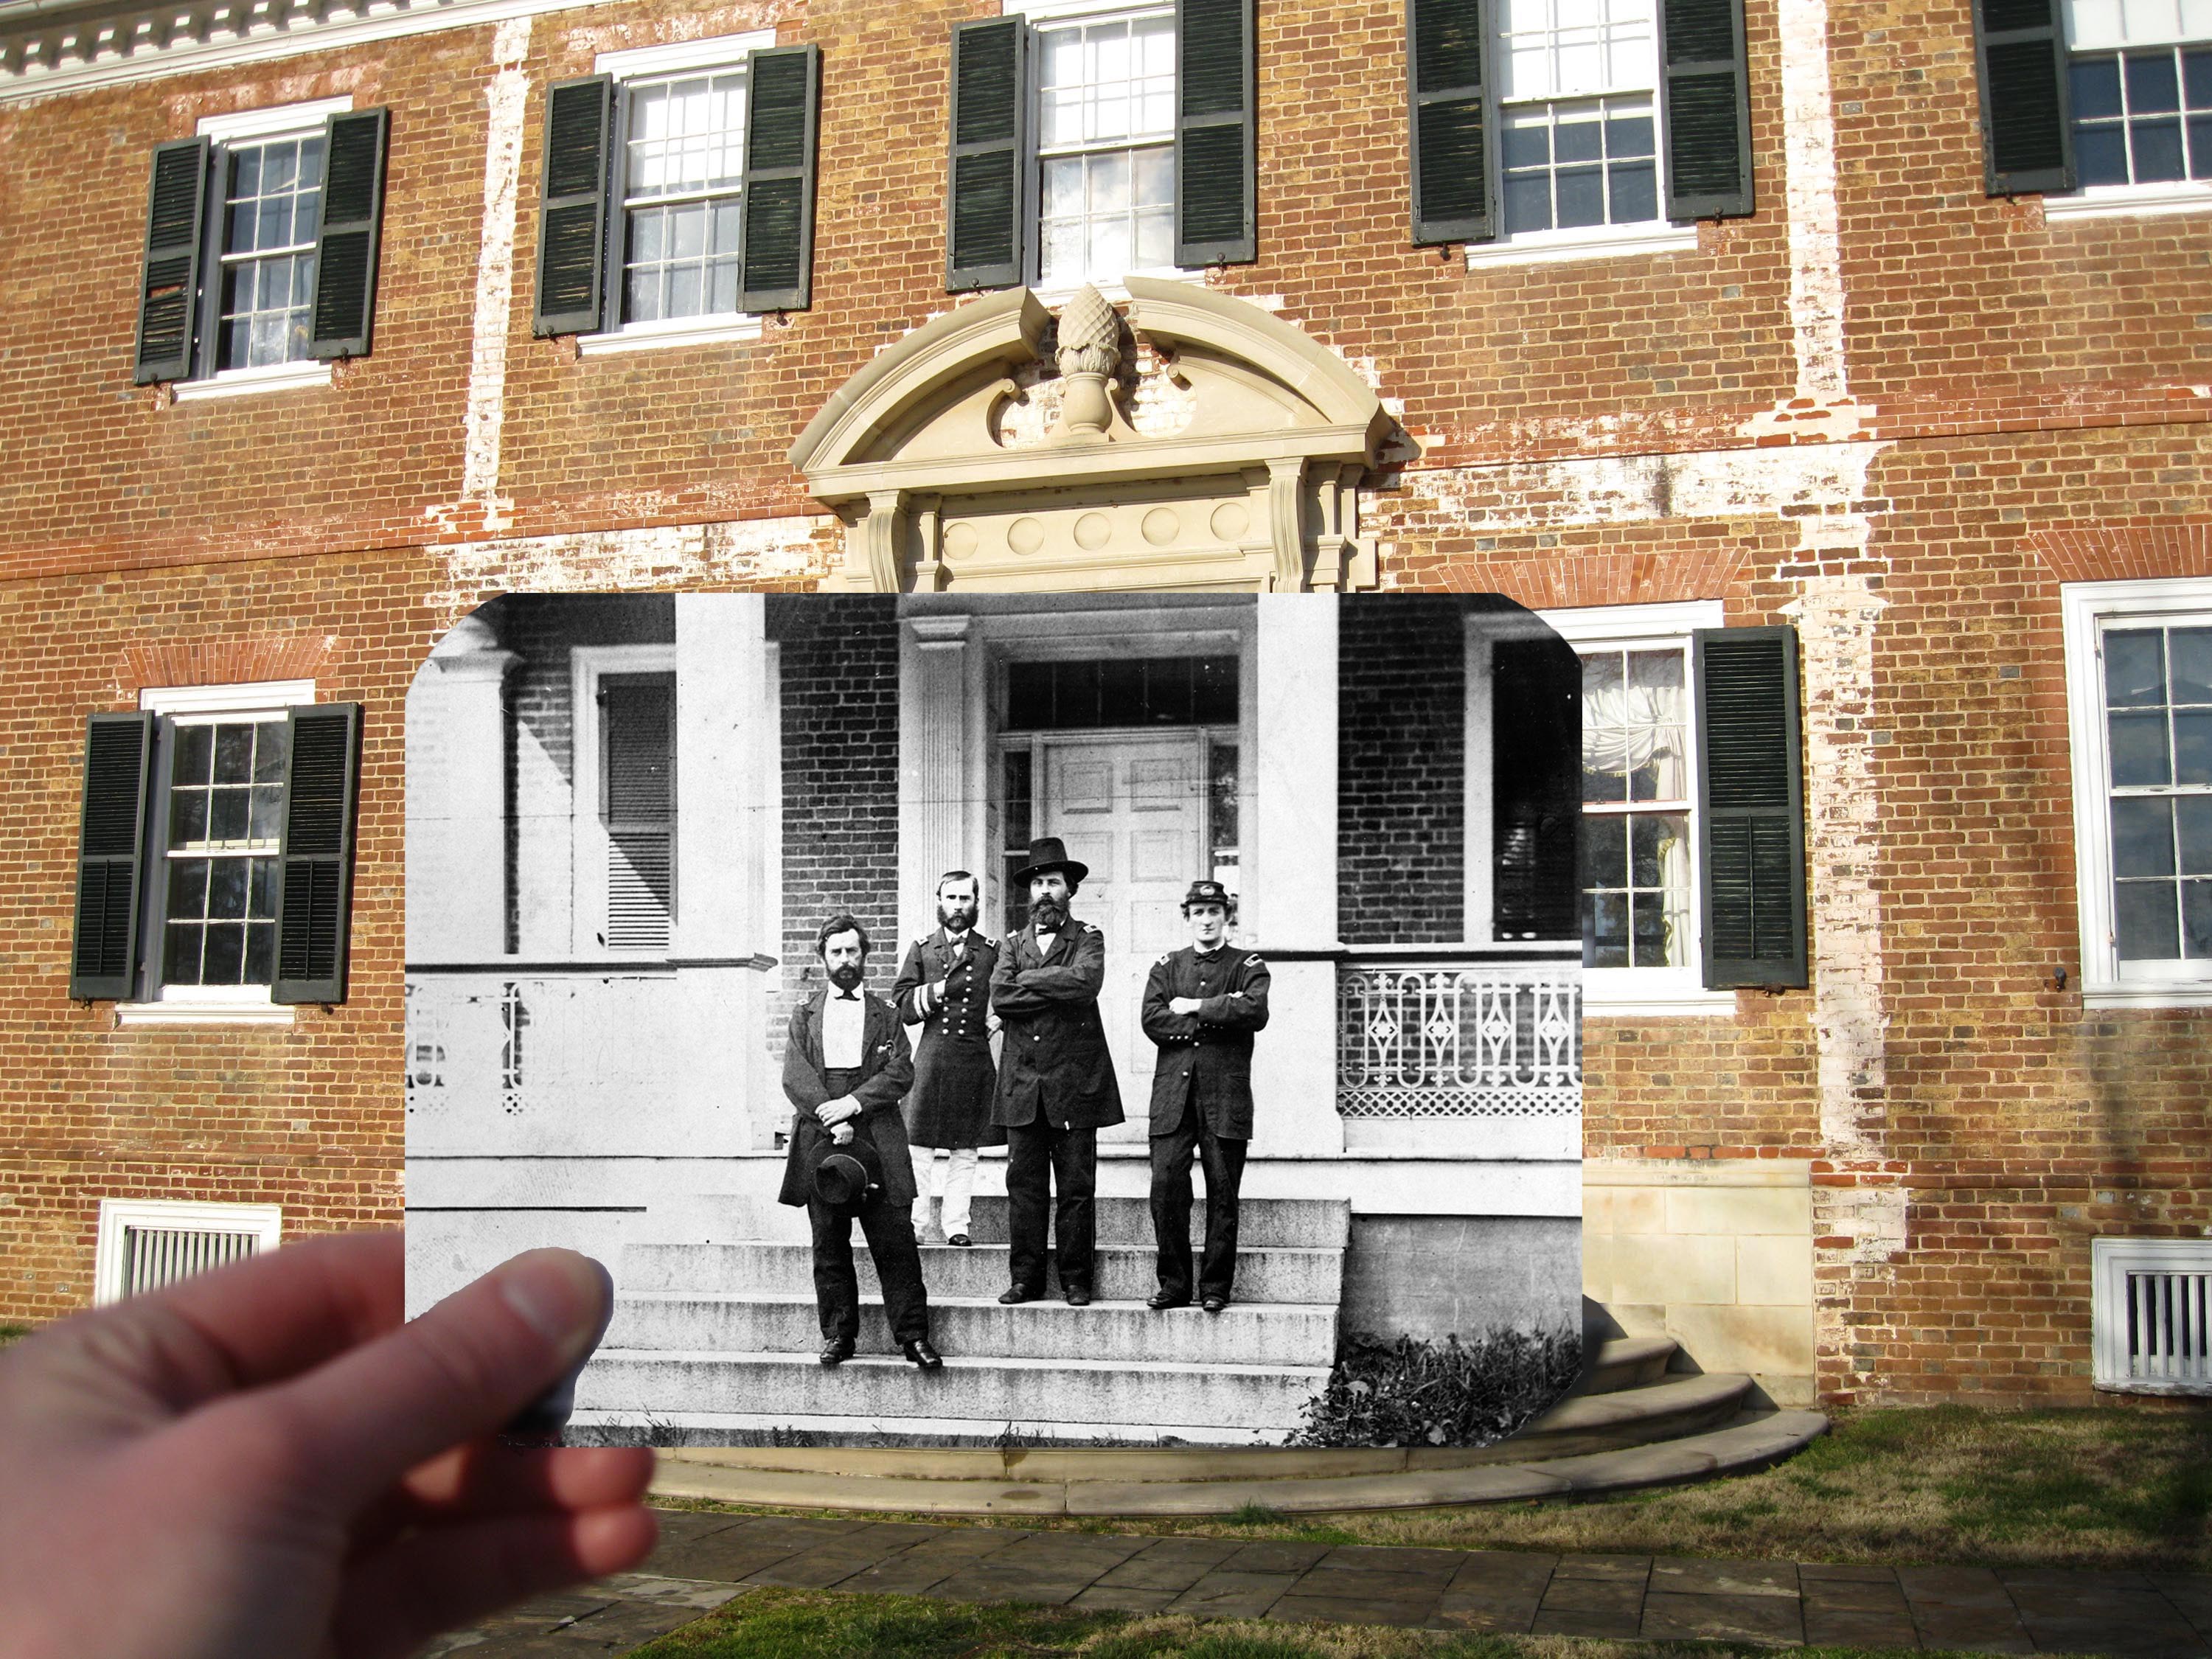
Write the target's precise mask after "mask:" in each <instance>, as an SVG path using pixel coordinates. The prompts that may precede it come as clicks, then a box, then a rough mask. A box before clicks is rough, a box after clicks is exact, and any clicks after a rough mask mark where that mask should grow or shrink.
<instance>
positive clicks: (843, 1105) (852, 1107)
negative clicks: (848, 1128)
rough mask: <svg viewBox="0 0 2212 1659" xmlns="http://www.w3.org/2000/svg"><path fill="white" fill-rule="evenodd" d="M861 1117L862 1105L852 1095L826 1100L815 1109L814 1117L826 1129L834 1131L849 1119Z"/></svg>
mask: <svg viewBox="0 0 2212 1659" xmlns="http://www.w3.org/2000/svg"><path fill="white" fill-rule="evenodd" d="M814 1115H815V1117H816V1119H817V1120H818V1121H820V1123H821V1125H822V1127H823V1128H825V1129H834V1128H836V1127H837V1125H839V1124H840V1123H842V1122H843V1121H845V1120H846V1119H847V1118H848V1117H858V1116H860V1102H859V1101H857V1100H855V1099H854V1098H853V1097H852V1096H850V1095H839V1096H838V1097H837V1098H836V1099H835V1100H825V1101H823V1103H821V1104H820V1105H819V1106H817V1107H816V1108H815V1109H814Z"/></svg>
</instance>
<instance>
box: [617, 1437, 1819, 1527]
mask: <svg viewBox="0 0 2212 1659" xmlns="http://www.w3.org/2000/svg"><path fill="white" fill-rule="evenodd" d="M1827 1426H1828V1421H1827V1419H1826V1418H1825V1417H1822V1416H1821V1415H1820V1413H1817V1412H1787V1411H1785V1412H1763V1413H1745V1414H1743V1415H1741V1416H1740V1417H1737V1418H1735V1419H1732V1420H1731V1421H1730V1422H1729V1423H1728V1424H1726V1425H1723V1426H1721V1427H1718V1428H1715V1429H1711V1430H1707V1431H1704V1432H1702V1433H1699V1434H1694V1435H1689V1436H1685V1437H1682V1438H1680V1439H1677V1440H1672V1441H1668V1442H1665V1443H1661V1444H1657V1445H1647V1446H1632V1447H1628V1448H1625V1449H1620V1450H1616V1451H1607V1452H1596V1453H1590V1454H1586V1455H1580V1456H1573V1457H1556V1458H1549V1459H1546V1458H1541V1457H1525V1458H1524V1459H1523V1460H1522V1461H1521V1462H1507V1463H1488V1464H1478V1465H1474V1466H1471V1467H1462V1468H1440V1467H1436V1466H1426V1467H1413V1466H1410V1465H1407V1464H1401V1466H1400V1467H1398V1468H1395V1469H1389V1470H1377V1471H1371V1472H1329V1473H1317V1474H1312V1475H1306V1476H1297V1477H1291V1478H1278V1479H1273V1480H1269V1479H1264V1478H1261V1479H1255V1478H1250V1477H1249V1476H1238V1475H1236V1474H1223V1475H1219V1476H1211V1477H1209V1476H1206V1475H1203V1474H1200V1475H1198V1476H1197V1477H1196V1478H1189V1476H1190V1473H1191V1471H1193V1470H1194V1469H1195V1468H1197V1467H1198V1466H1200V1464H1202V1463H1211V1462H1218V1461H1219V1460H1221V1459H1223V1458H1225V1457H1234V1456H1235V1455H1236V1454H1225V1453H1221V1452H1216V1451H1199V1452H1188V1453H1175V1454H1170V1453H1164V1452H1121V1451H1113V1450H1105V1451H1085V1452H1076V1451H1072V1450H1071V1451H1065V1452H1054V1451H1044V1452H1035V1451H1032V1452H1029V1453H1026V1454H1013V1453H1008V1454H1006V1455H1007V1456H1009V1457H1012V1456H1015V1455H1020V1456H1022V1457H1023V1459H1024V1461H1023V1462H1022V1463H1021V1465H1020V1469H1019V1473H1018V1474H1012V1475H1011V1478H1010V1475H1009V1474H1004V1473H1002V1474H998V1475H996V1476H995V1477H983V1478H969V1479H935V1480H933V1479H927V1478H917V1477H915V1476H912V1475H902V1474H890V1473H882V1474H878V1473H861V1472H840V1471H837V1470H829V1469H822V1468H789V1467H771V1466H769V1465H767V1464H765V1463H761V1464H751V1463H748V1462H736V1461H732V1460H735V1459H740V1458H749V1457H752V1456H754V1455H755V1454H750V1453H738V1452H733V1451H682V1450H679V1451H674V1452H668V1453H664V1454H663V1455H662V1457H661V1460H660V1464H659V1470H658V1472H657V1473H656V1474H655V1475H654V1478H653V1492H654V1493H655V1494H656V1495H658V1496H661V1497H668V1498H710V1499H718V1500H720V1501H721V1502H724V1503H735V1504H774V1505H779V1506H785V1507H800V1508H806V1509H830V1510H878V1511H896V1512H900V1513H907V1514H937V1515H984V1514H1015V1515H1083V1516H1130V1517H1134V1516H1170V1515H1172V1516H1202V1515H1228V1514H1232V1513H1234V1512H1235V1511H1237V1510H1240V1509H1243V1508H1244V1507H1245V1506H1247V1505H1257V1506H1260V1507H1262V1508H1266V1509H1270V1510H1276V1511H1278V1512H1279V1513H1283V1514H1292V1515H1295V1514H1314V1513H1327V1512H1328V1511H1332V1510H1375V1509H1416V1508H1425V1507H1428V1506H1430V1505H1434V1504H1495V1503H1510V1502H1525V1501H1526V1500H1528V1499H1529V1498H1583V1497H1590V1496H1594V1495H1596V1494H1598V1493H1601V1492H1625V1491H1632V1490H1634V1489H1636V1488H1638V1487H1642V1486H1657V1485H1666V1484H1674V1483H1679V1482H1682V1481H1687V1480H1705V1479H1709V1478H1711V1477H1712V1476H1714V1475H1718V1474H1735V1473H1739V1472H1742V1471H1746V1470H1749V1469H1755V1468H1765V1467H1766V1466H1767V1465H1769V1464H1771V1463H1774V1462H1779V1461H1780V1460H1781V1459H1783V1458H1785V1457H1788V1456H1790V1455H1791V1454H1793V1453H1795V1452H1796V1451H1798V1450H1801V1449H1802V1448H1804V1447H1805V1446H1807V1445H1808V1444H1810V1443H1812V1442H1813V1440H1814V1439H1815V1438H1816V1437H1819V1436H1820V1435H1821V1434H1823V1433H1825V1432H1826V1430H1827ZM896 1455H898V1454H895V1453H894V1454H884V1456H887V1457H888V1456H896ZM939 1455H953V1454H939ZM997 1455H999V1454H996V1453H978V1454H975V1457H977V1458H978V1459H982V1458H988V1457H993V1456H997ZM1301 1455H1304V1454H1298V1453H1279V1454H1274V1456H1275V1457H1276V1458H1277V1459H1279V1460H1287V1459H1290V1458H1294V1457H1297V1456H1301ZM1317 1455H1324V1456H1326V1455H1336V1454H1317ZM1410 1455H1412V1454H1409V1453H1408V1454H1401V1456H1408V1457H1409V1456H1410ZM1170 1456H1173V1457H1176V1458H1179V1459H1181V1460H1182V1465H1183V1468H1184V1470H1185V1475H1186V1478H1182V1479H1149V1480H1147V1479H1141V1478H1129V1472H1130V1470H1131V1468H1133V1463H1132V1460H1136V1459H1146V1460H1151V1461H1152V1462H1155V1463H1157V1462H1158V1461H1159V1460H1161V1459H1164V1458H1168V1457H1170ZM1247 1461H1249V1459H1248V1460H1247ZM1090 1471H1096V1472H1097V1473H1096V1474H1091V1476H1090V1478H1085V1477H1086V1473H1087V1472H1090Z"/></svg>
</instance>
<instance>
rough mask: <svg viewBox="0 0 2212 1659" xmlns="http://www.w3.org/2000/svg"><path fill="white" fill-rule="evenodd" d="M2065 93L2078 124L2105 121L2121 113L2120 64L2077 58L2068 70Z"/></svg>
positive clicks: (2111, 60) (2100, 59)
mask: <svg viewBox="0 0 2212 1659" xmlns="http://www.w3.org/2000/svg"><path fill="white" fill-rule="evenodd" d="M2067 90H2068V91H2069V93H2071V94H2073V104H2074V118H2075V120H2077V121H2090V120H2107V119H2111V118H2114V117H2117V116H2118V114H2119V113H2120V60H2119V59H2118V58H2077V59H2075V61H2074V63H2072V64H2069V66H2068V70H2067Z"/></svg>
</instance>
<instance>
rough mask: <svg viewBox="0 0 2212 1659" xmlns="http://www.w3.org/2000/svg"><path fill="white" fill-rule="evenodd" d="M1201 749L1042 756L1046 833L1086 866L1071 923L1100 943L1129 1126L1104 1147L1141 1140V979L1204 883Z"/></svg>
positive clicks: (1102, 741) (1191, 738) (1112, 741)
mask: <svg viewBox="0 0 2212 1659" xmlns="http://www.w3.org/2000/svg"><path fill="white" fill-rule="evenodd" d="M1202 743H1203V739H1202V738H1201V735H1200V733H1198V732H1174V733H1170V734H1164V735H1160V736H1153V735H1151V734H1143V735H1138V736H1130V737H1101V738H1084V739H1082V740H1080V741H1078V742H1070V743H1054V744H1051V745H1049V746H1048V748H1047V750H1046V751H1045V768H1044V789H1043V799H1042V800H1041V801H1040V802H1039V803H1038V805H1039V809H1040V810H1039V821H1040V823H1042V828H1043V833H1044V834H1046V835H1048V836H1059V837H1060V839H1061V840H1062V841H1064V842H1066V843H1067V854H1068V856H1069V857H1070V858H1073V859H1078V860H1081V861H1082V862H1083V863H1085V864H1087V865H1089V866H1091V873H1090V875H1089V876H1088V877H1086V878H1085V880H1084V883H1083V890H1082V891H1080V892H1079V893H1078V894H1077V895H1076V896H1075V903H1074V906H1073V908H1074V912H1075V914H1076V915H1078V916H1079V917H1080V918H1081V919H1082V920H1084V921H1088V922H1090V923H1091V925H1092V926H1094V927H1098V928H1101V929H1103V931H1104V933H1105V935H1106V984H1105V988H1104V989H1103V991H1102V992H1101V993H1100V994H1099V998H1098V1012H1099V1014H1100V1016H1101V1017H1102V1018H1103V1019H1104V1021H1105V1023H1106V1040H1107V1043H1108V1045H1109V1048H1111V1049H1112V1050H1113V1054H1114V1070H1115V1076H1116V1077H1117V1078H1118V1079H1120V1080H1121V1103H1122V1109H1123V1110H1124V1111H1126V1112H1127V1114H1128V1121H1127V1122H1126V1123H1124V1124H1122V1125H1121V1127H1118V1128H1115V1129H1112V1130H1109V1131H1107V1132H1105V1134H1104V1136H1103V1138H1104V1139H1113V1140H1142V1139H1145V1137H1146V1133H1147V1131H1146V1112H1147V1108H1148V1103H1149V1102H1150V1101H1151V1098H1152V1062H1153V1058H1154V1055H1155V1053H1156V1051H1155V1049H1154V1048H1153V1047H1152V1041H1151V1039H1150V1038H1148V1037H1146V1036H1145V1033H1144V1030H1143V1029H1142V1027H1141V1025H1140V1024H1139V1019H1140V1018H1141V1015H1142V1008H1141V1004H1142V1002H1143V999H1144V994H1145V976H1146V974H1148V973H1149V972H1150V971H1151V970H1152V963H1154V962H1155V961H1157V960H1158V958H1159V957H1160V956H1161V955H1162V953H1164V952H1165V951H1172V950H1174V949H1175V948H1176V946H1177V945H1181V944H1182V943H1183V941H1184V929H1183V925H1182V910H1181V908H1180V907H1181V905H1182V896H1183V894H1184V892H1185V891H1186V890H1188V887H1189V884H1191V882H1192V881H1194V880H1195V879H1196V878H1199V877H1200V876H1202V875H1204V874H1205V873H1206V869H1205V859H1206V845H1205V838H1206V800H1205V794H1204V791H1203V782H1204V777H1205V773H1204V758H1205V757H1204V750H1203V748H1202Z"/></svg>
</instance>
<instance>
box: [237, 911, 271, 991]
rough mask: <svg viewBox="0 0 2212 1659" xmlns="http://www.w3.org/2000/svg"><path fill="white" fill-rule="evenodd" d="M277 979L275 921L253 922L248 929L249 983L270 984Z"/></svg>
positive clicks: (246, 976) (245, 981)
mask: <svg viewBox="0 0 2212 1659" xmlns="http://www.w3.org/2000/svg"><path fill="white" fill-rule="evenodd" d="M243 982H244V983H246V984H247V985H270V984H273V983H275V982H276V924H275V923H274V922H267V921H260V922H253V923H251V924H249V925H248V926H247V927H246V973H245V979H244V981H243Z"/></svg>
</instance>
